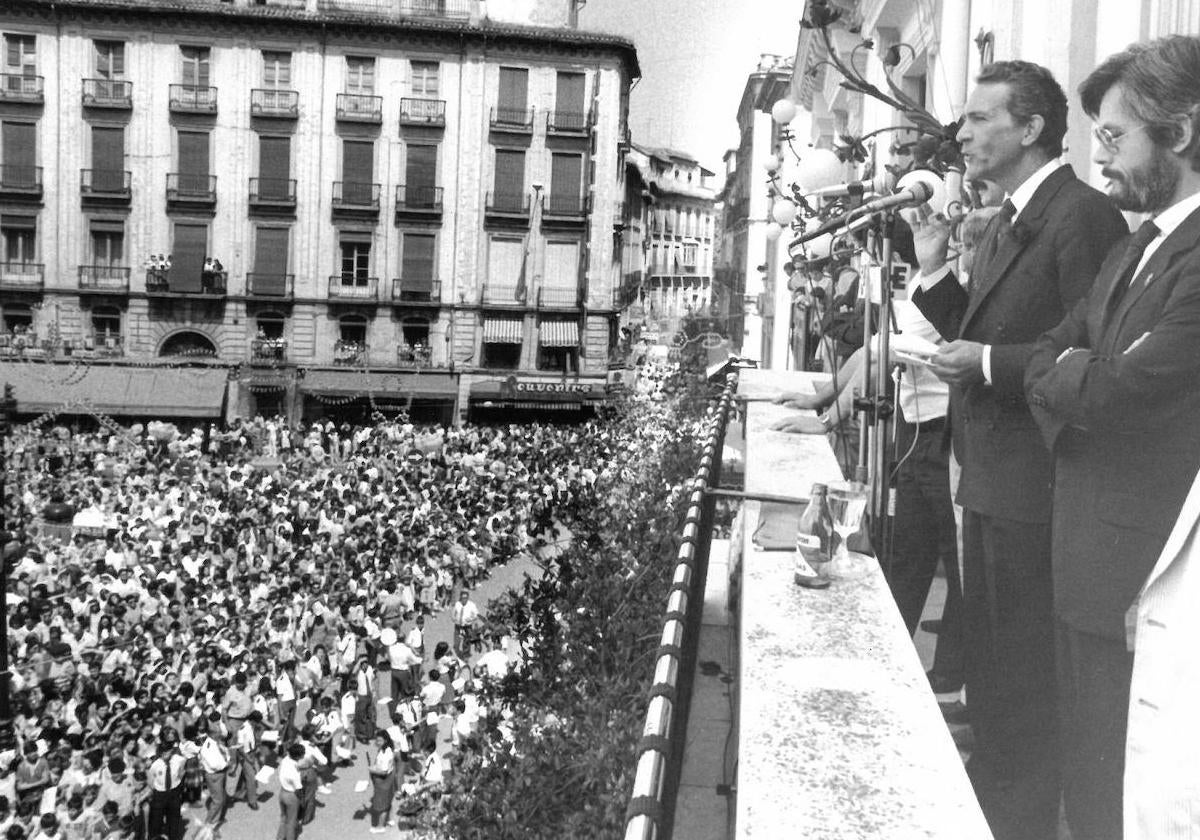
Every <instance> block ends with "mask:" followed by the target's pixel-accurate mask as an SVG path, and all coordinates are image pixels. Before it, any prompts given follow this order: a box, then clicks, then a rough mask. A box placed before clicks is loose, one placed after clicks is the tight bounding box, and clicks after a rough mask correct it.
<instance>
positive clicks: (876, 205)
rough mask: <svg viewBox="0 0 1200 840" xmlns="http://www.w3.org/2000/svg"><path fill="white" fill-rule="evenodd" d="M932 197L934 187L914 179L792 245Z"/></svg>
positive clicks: (832, 221) (792, 244) (835, 219)
mask: <svg viewBox="0 0 1200 840" xmlns="http://www.w3.org/2000/svg"><path fill="white" fill-rule="evenodd" d="M931 198H933V187H931V186H930V185H929V184H927V183H925V181H913V182H912V183H910V184H909V185H908V186H906V187H905V188H904V189H902V190H898V191H897V192H894V193H892V194H891V195H885V196H883V197H882V198H876V199H874V200H873V201H868V202H867V203H866V204H862V205H859V206H858V207H855V208H854V209H853V210H848V211H846V212H845V213H843V214H842V215H840V216H838V217H836V218H833V219H830V220H829V221H828V222H826V223H825V224H823V225H821V226H820V227H818V228H813V229H812V230H810V231H805V232H804V233H802V234H801V235H800V236H798V237H796V238H795V239H793V240H792V243H791V246H790V247H795V246H797V245H803V244H804V243H805V242H811V241H812V240H814V239H816V238H818V237H820V236H824V235H825V234H827V233H833V232H834V231H837V230H840V229H841V228H843V227H846V226H848V225H850V223H851V222H855V221H858V220H859V219H862V218H864V217H866V216H874V215H875V214H876V213H882V212H883V211H884V210H891V209H892V208H893V207H913V206H916V205H920V204H924V203H925V202H927V201H929V200H930V199H931Z"/></svg>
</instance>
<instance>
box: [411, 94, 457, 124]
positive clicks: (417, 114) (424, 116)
mask: <svg viewBox="0 0 1200 840" xmlns="http://www.w3.org/2000/svg"><path fill="white" fill-rule="evenodd" d="M400 124H401V125H445V124H446V100H445V99H415V98H412V97H408V96H406V97H404V98H403V99H401V100H400Z"/></svg>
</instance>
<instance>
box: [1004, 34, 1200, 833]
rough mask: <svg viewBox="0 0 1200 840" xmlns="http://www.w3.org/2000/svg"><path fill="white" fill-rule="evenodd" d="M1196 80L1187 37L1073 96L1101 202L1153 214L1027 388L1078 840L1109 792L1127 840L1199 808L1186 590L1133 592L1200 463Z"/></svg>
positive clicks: (1109, 817)
mask: <svg viewBox="0 0 1200 840" xmlns="http://www.w3.org/2000/svg"><path fill="white" fill-rule="evenodd" d="M1198 79H1200V39H1197V38H1195V37H1183V36H1175V37H1170V38H1164V39H1161V40H1158V41H1154V42H1151V43H1148V44H1138V45H1135V46H1132V47H1130V48H1129V49H1127V50H1125V51H1124V52H1121V53H1118V54H1117V55H1114V56H1112V57H1111V58H1109V59H1107V60H1106V61H1104V63H1102V64H1101V65H1100V66H1099V67H1098V68H1096V70H1094V71H1093V72H1092V74H1091V75H1090V76H1088V78H1087V79H1086V80H1085V81H1084V82H1083V84H1082V85H1081V86H1080V89H1079V92H1080V97H1081V99H1082V102H1083V108H1084V110H1085V111H1086V112H1087V113H1088V114H1089V115H1091V116H1092V117H1093V119H1094V120H1095V122H1096V129H1095V135H1096V140H1097V141H1098V143H1097V145H1096V150H1095V154H1094V159H1095V161H1096V162H1097V163H1098V164H1100V167H1101V173H1102V174H1103V176H1104V177H1105V178H1107V179H1108V193H1109V195H1110V196H1111V197H1112V199H1113V201H1115V202H1116V204H1117V206H1118V207H1120V208H1121V209H1123V210H1128V211H1132V212H1137V213H1146V214H1149V216H1150V218H1149V220H1147V221H1145V222H1143V223H1142V225H1141V227H1140V228H1139V229H1138V231H1137V232H1136V233H1135V234H1133V236H1131V237H1129V238H1128V239H1126V240H1124V241H1122V242H1121V243H1119V244H1118V245H1117V246H1116V247H1115V248H1113V250H1112V252H1111V253H1110V254H1109V256H1108V258H1107V259H1106V260H1105V263H1104V265H1103V266H1102V267H1101V269H1100V273H1099V276H1098V277H1097V279H1096V282H1095V284H1094V285H1093V287H1092V289H1091V292H1090V293H1089V294H1088V296H1087V297H1085V298H1084V299H1083V300H1081V301H1080V302H1079V304H1078V305H1076V306H1075V308H1074V309H1073V310H1072V311H1071V313H1070V314H1069V315H1068V316H1067V317H1066V318H1065V319H1064V320H1063V322H1062V323H1061V324H1059V325H1058V326H1057V327H1055V328H1054V329H1052V330H1050V331H1049V332H1048V333H1046V334H1045V335H1044V336H1043V337H1042V338H1041V340H1040V342H1039V343H1038V347H1037V350H1036V351H1035V353H1034V355H1033V358H1032V360H1031V361H1030V364H1029V368H1028V371H1027V374H1026V378H1025V386H1026V391H1027V395H1028V399H1029V403H1030V405H1031V406H1032V411H1033V414H1034V417H1035V419H1036V420H1037V421H1038V424H1039V425H1040V426H1041V429H1042V433H1043V435H1044V437H1045V439H1046V441H1047V443H1048V444H1049V446H1050V447H1051V449H1052V451H1053V453H1054V468H1055V485H1054V518H1053V521H1052V533H1053V570H1054V609H1055V624H1056V626H1055V631H1056V640H1057V656H1058V682H1059V691H1058V694H1059V704H1060V711H1061V719H1062V721H1063V733H1062V736H1063V737H1062V750H1063V765H1062V767H1063V783H1064V791H1063V792H1064V803H1065V808H1066V816H1067V821H1068V823H1069V825H1070V828H1071V833H1072V835H1073V836H1075V837H1086V838H1089V840H1092V839H1093V838H1100V839H1101V840H1103V838H1120V837H1121V836H1122V788H1123V785H1124V790H1125V791H1126V792H1127V793H1130V794H1131V800H1130V801H1129V802H1127V803H1126V808H1125V812H1126V814H1129V815H1130V818H1131V819H1130V821H1128V822H1126V826H1127V828H1128V832H1127V833H1125V834H1124V836H1125V838H1127V840H1128V838H1132V837H1185V836H1186V837H1193V836H1195V831H1196V822H1195V815H1196V813H1198V812H1200V809H1198V808H1197V807H1196V806H1197V802H1196V800H1197V793H1196V791H1197V787H1196V780H1197V778H1200V766H1198V763H1200V759H1198V758H1197V756H1198V755H1200V729H1198V727H1197V722H1196V720H1197V718H1196V708H1197V706H1196V705H1195V704H1196V702H1197V701H1196V696H1195V694H1196V687H1197V686H1196V682H1195V681H1194V680H1195V678H1196V676H1197V674H1198V669H1197V668H1196V666H1195V664H1194V663H1195V662H1196V654H1195V649H1194V645H1195V637H1194V636H1193V637H1192V638H1190V639H1185V638H1183V637H1182V636H1180V635H1179V634H1180V633H1186V632H1187V628H1188V626H1189V622H1188V621H1184V620H1181V616H1187V615H1189V614H1190V613H1193V612H1194V611H1195V609H1196V604H1195V601H1194V598H1195V595H1194V592H1195V581H1194V580H1193V581H1192V584H1191V586H1192V592H1193V595H1192V596H1191V597H1192V601H1191V603H1190V604H1186V605H1185V604H1181V603H1180V601H1179V595H1180V592H1179V590H1178V585H1179V583H1180V580H1179V578H1177V577H1176V578H1172V577H1163V576H1162V575H1161V574H1160V575H1158V576H1157V577H1156V578H1151V580H1150V582H1149V584H1147V576H1148V575H1149V574H1150V572H1151V570H1152V569H1154V567H1155V562H1156V560H1158V558H1159V555H1160V553H1162V552H1163V548H1164V545H1165V543H1166V541H1167V537H1168V535H1169V534H1170V532H1171V529H1172V526H1173V525H1174V524H1175V521H1176V518H1177V517H1178V515H1179V512H1180V509H1181V507H1182V505H1183V501H1184V498H1185V496H1186V495H1187V493H1188V489H1189V487H1190V486H1191V485H1192V481H1193V478H1194V476H1195V475H1196V470H1197V465H1198V464H1200V426H1198V423H1200V247H1197V242H1200V117H1198V115H1197V111H1198V109H1200V85H1198V84H1197V80H1198ZM1176 553H1178V552H1176ZM1164 557H1165V555H1164ZM1156 571H1161V570H1156ZM1192 577H1193V578H1194V577H1195V575H1194V574H1193V575H1192ZM1144 585H1145V586H1146V588H1145V589H1144V588H1143V587H1144ZM1151 587H1153V588H1151ZM1190 626H1191V627H1192V628H1193V630H1194V628H1195V624H1194V622H1192V623H1191V625H1190ZM1135 642H1136V646H1137V647H1136V651H1137V653H1136V664H1135V656H1134V654H1133V653H1131V651H1132V650H1134V643H1135ZM1135 670H1136V671H1138V673H1139V676H1138V677H1137V682H1136V683H1135V684H1134V692H1133V702H1132V703H1131V702H1130V694H1131V692H1130V685H1131V679H1132V678H1133V673H1134V671H1135ZM1181 674H1191V675H1192V677H1193V681H1192V682H1191V683H1190V685H1189V683H1188V680H1187V679H1186V678H1183V679H1181ZM1184 698H1186V699H1184ZM1187 699H1190V701H1191V703H1192V705H1190V706H1189V705H1188V703H1187ZM1181 700H1183V702H1182V705H1181V704H1180V703H1181ZM1127 722H1128V727H1129V742H1128V745H1127V744H1126V724H1127ZM1147 746H1149V749H1147ZM1126 755H1128V756H1129V757H1130V762H1131V764H1130V767H1129V769H1128V772H1126V773H1125V775H1124V781H1123V776H1122V773H1123V765H1124V760H1125V756H1126ZM1135 764H1136V765H1137V769H1138V770H1139V771H1140V772H1138V773H1137V774H1134V773H1133V772H1132V771H1133V770H1134V769H1135ZM1135 775H1136V776H1137V778H1135ZM1189 797H1190V806H1189V805H1188V804H1187V800H1188V798H1189ZM1188 814H1190V815H1191V816H1190V817H1189V816H1188ZM1172 821H1175V822H1174V823H1173V822H1172ZM1169 825H1175V826H1176V827H1177V829H1178V828H1179V827H1182V826H1186V827H1187V828H1184V829H1183V830H1182V831H1180V830H1175V831H1172V830H1171V829H1170V828H1168V826H1169Z"/></svg>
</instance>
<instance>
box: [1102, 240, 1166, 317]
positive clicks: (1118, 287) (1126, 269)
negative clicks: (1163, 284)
mask: <svg viewBox="0 0 1200 840" xmlns="http://www.w3.org/2000/svg"><path fill="white" fill-rule="evenodd" d="M1158 234H1159V229H1158V225H1156V224H1154V222H1151V221H1146V222H1142V226H1141V227H1140V228H1138V229H1137V233H1135V234H1134V235H1133V239H1130V240H1129V244H1128V245H1126V246H1125V253H1124V254H1122V255H1121V261H1120V262H1119V263H1117V270H1116V273H1115V275H1114V276H1115V278H1116V279H1115V280H1114V281H1113V287H1112V292H1110V293H1109V297H1108V305H1109V306H1116V305H1117V304H1119V303H1120V302H1121V298H1122V297H1124V296H1125V292H1126V291H1128V289H1129V284H1130V283H1132V282H1133V277H1134V275H1135V274H1136V273H1137V265H1138V263H1139V262H1141V260H1142V254H1144V253H1145V251H1146V246H1148V245H1149V244H1150V243H1151V242H1153V241H1154V239H1155V237H1157V236H1158Z"/></svg>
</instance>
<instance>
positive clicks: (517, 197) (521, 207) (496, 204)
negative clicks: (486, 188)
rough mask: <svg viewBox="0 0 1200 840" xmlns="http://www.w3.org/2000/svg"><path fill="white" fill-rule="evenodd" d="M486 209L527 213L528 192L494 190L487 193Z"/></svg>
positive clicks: (518, 213)
mask: <svg viewBox="0 0 1200 840" xmlns="http://www.w3.org/2000/svg"><path fill="white" fill-rule="evenodd" d="M487 210H488V212H489V213H509V214H515V215H520V214H528V213H529V193H525V192H494V193H488V195H487Z"/></svg>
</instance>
